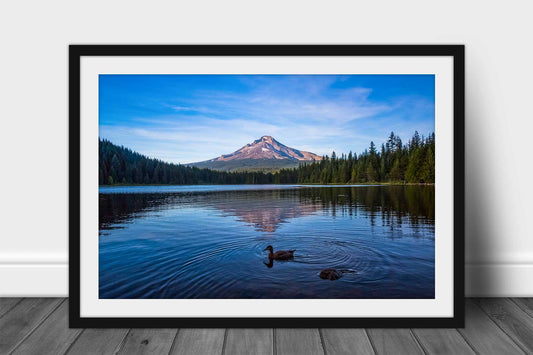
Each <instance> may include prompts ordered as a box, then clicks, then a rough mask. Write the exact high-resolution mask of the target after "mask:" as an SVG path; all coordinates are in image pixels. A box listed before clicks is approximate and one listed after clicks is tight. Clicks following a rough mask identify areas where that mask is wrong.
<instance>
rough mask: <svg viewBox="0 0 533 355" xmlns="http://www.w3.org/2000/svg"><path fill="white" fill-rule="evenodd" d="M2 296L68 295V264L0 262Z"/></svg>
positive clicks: (0, 292) (0, 289)
mask: <svg viewBox="0 0 533 355" xmlns="http://www.w3.org/2000/svg"><path fill="white" fill-rule="evenodd" d="M0 285H2V286H1V287H0V297H66V296H68V264H67V263H43V264H36V263H30V264H22V263H12V264H7V263H3V264H0Z"/></svg>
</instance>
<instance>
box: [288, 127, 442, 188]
mask: <svg viewBox="0 0 533 355" xmlns="http://www.w3.org/2000/svg"><path fill="white" fill-rule="evenodd" d="M297 170H298V183H321V184H330V183H341V184H345V183H368V182H401V183H406V182H407V183H434V182H435V133H432V134H430V135H429V136H428V137H423V136H420V134H419V133H418V132H415V133H414V135H413V137H412V138H411V140H409V142H408V143H407V144H403V143H402V140H401V139H400V137H399V136H397V135H395V134H394V132H391V134H390V135H389V138H388V139H387V142H386V143H383V144H382V145H381V149H380V150H378V149H377V148H376V145H375V144H374V142H370V147H369V148H368V149H365V151H364V152H363V153H361V154H359V155H356V154H353V153H352V152H350V153H349V154H348V155H346V154H342V155H341V156H340V157H338V156H337V155H336V154H335V152H333V153H332V154H331V157H328V156H325V157H324V159H323V160H321V161H317V162H313V163H307V164H302V165H300V167H299V168H298V169H297Z"/></svg>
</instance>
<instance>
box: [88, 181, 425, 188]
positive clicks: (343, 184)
mask: <svg viewBox="0 0 533 355" xmlns="http://www.w3.org/2000/svg"><path fill="white" fill-rule="evenodd" d="M232 185H245V186H248V185H250V186H253V185H303V186H325V185H326V186H327V185H331V186H369V185H375V186H380V185H386V186H435V183H414V182H406V183H401V182H398V183H396V182H367V183H356V184H353V183H290V184H282V183H280V184H113V185H98V187H99V188H100V187H136V186H232Z"/></svg>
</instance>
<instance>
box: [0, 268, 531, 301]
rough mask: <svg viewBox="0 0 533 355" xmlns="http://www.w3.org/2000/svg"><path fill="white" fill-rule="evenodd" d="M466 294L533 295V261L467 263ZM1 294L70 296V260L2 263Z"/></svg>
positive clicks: (486, 295) (483, 295)
mask: <svg viewBox="0 0 533 355" xmlns="http://www.w3.org/2000/svg"><path fill="white" fill-rule="evenodd" d="M465 271H466V275H465V279H466V285H465V288H466V296H468V297H532V296H533V283H532V282H530V280H533V264H467V265H466V268H465ZM0 285H2V287H0V297H67V296H68V264H67V263H50V262H46V263H0Z"/></svg>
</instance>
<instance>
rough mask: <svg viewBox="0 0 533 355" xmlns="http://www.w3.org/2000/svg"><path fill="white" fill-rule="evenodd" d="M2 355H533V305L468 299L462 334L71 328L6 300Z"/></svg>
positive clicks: (61, 314)
mask: <svg viewBox="0 0 533 355" xmlns="http://www.w3.org/2000/svg"><path fill="white" fill-rule="evenodd" d="M0 354H2V355H3V354H39V355H43V354H54V355H57V354H76V355H77V354H156V355H157V354H205V355H210V354H217V355H222V354H230V355H233V354H246V355H248V354H249V355H254V354H271V355H274V354H276V355H283V354H288V355H293V354H294V355H297V354H304V355H311V354H320V355H336V354H369V355H370V354H394V355H401V354H409V355H411V354H533V299H532V298H486V299H468V300H467V301H466V325H465V328H463V329H69V328H68V300H66V299H61V298H0Z"/></svg>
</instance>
